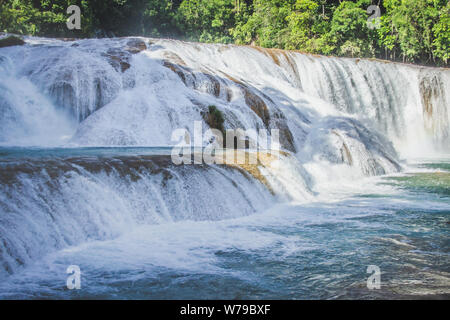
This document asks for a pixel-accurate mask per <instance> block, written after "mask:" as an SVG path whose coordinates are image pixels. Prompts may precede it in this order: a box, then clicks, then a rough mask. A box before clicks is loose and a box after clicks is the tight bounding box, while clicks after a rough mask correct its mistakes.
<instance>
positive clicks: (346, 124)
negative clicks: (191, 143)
mask: <svg viewBox="0 0 450 320" xmlns="http://www.w3.org/2000/svg"><path fill="white" fill-rule="evenodd" d="M0 72H1V74H0V144H1V145H2V148H0V277H1V278H8V277H11V275H14V274H16V273H17V272H19V271H20V270H23V269H25V270H27V268H28V266H29V265H32V264H33V263H34V262H35V261H38V260H39V258H40V257H42V256H45V255H47V254H51V253H54V252H59V251H61V250H62V249H64V248H70V247H76V246H78V245H80V244H83V243H91V242H96V241H101V242H102V241H103V242H104V243H109V242H108V241H115V240H114V239H121V238H122V237H127V234H129V231H130V230H137V229H139V228H141V227H142V226H148V227H149V228H153V226H155V225H157V226H163V225H164V226H168V227H167V228H169V230H171V229H170V228H172V227H170V226H171V225H172V224H175V225H176V224H177V223H179V222H186V221H187V222H189V221H196V222H198V223H200V221H203V223H210V222H215V223H217V221H221V220H226V219H227V220H228V219H231V221H233V220H234V219H237V218H239V219H244V220H243V221H244V224H246V222H245V221H247V220H245V219H248V218H245V217H247V216H250V215H251V214H254V213H261V212H263V211H264V210H265V209H267V208H271V207H273V206H277V205H279V204H280V203H284V204H285V203H296V204H299V203H300V204H301V205H302V206H306V207H307V206H309V203H311V202H314V201H323V202H326V203H327V202H329V201H335V200H336V199H338V198H339V196H340V195H341V194H342V193H344V194H345V192H343V189H345V188H347V189H349V190H350V189H352V187H351V186H352V185H354V184H355V183H356V181H368V180H366V179H369V178H367V177H373V176H378V175H385V174H395V173H397V172H400V171H401V170H402V167H403V168H404V167H405V166H403V164H401V163H402V162H401V160H404V159H408V158H409V157H411V156H424V155H427V156H430V154H445V153H446V152H448V151H449V150H450V149H449V145H450V143H449V138H450V111H449V110H448V109H449V108H448V107H449V104H450V96H449V92H450V90H449V89H450V71H449V70H447V69H439V68H426V67H418V66H410V65H404V64H396V63H388V62H384V61H370V60H363V59H344V58H333V57H323V56H313V55H306V54H302V53H297V52H287V51H282V50H271V49H262V48H254V47H248V46H234V45H212V44H197V43H186V42H182V41H175V40H165V39H147V38H120V39H90V40H77V41H61V40H57V39H44V38H33V37H29V38H26V44H25V45H24V46H13V47H8V48H2V49H0ZM211 105H214V106H216V108H217V109H218V110H219V111H220V112H221V113H222V114H223V118H224V127H225V128H226V129H236V128H242V129H244V130H245V129H255V130H267V132H268V133H270V130H271V129H278V130H279V133H280V144H281V149H282V151H283V153H282V156H281V158H280V159H279V160H277V166H271V165H270V163H259V164H257V165H254V166H247V165H242V166H239V165H237V166H234V165H233V166H229V165H206V164H202V165H196V164H193V165H181V166H177V165H175V164H173V163H172V162H171V158H170V155H169V154H168V153H167V150H169V149H166V147H169V146H173V145H175V144H177V143H179V141H173V140H172V139H171V138H172V133H173V132H174V130H175V129H179V128H182V129H186V130H187V132H189V133H190V134H191V136H193V134H194V131H195V128H194V127H195V125H194V123H195V122H196V121H200V122H201V123H202V126H203V129H204V130H206V129H208V128H209V123H208V119H207V117H205V114H207V112H208V108H209V106H211ZM248 138H249V139H251V137H248ZM269 138H270V135H269ZM201 143H202V146H207V145H208V144H209V143H210V140H208V139H203V140H202V141H201ZM48 147H53V148H51V149H47V148H48ZM160 147H162V149H161V150H163V151H161V152H160V151H158V150H160V149H159V148H160ZM155 150H156V151H155ZM419 152H420V153H419ZM147 153H150V154H147ZM400 159H401V160H400ZM370 181H372V180H370ZM358 183H359V182H358ZM369 185H370V186H371V187H373V188H377V187H375V186H374V184H372V183H370V184H369ZM343 186H345V188H344V187H343ZM333 197H335V198H333ZM277 203H278V204H277ZM444 207H445V206H444ZM439 208H441V207H439ZM290 210H291V209H289V210H287V211H288V212H290V213H289V216H291V214H292V212H291V211H290ZM312 210H313V209H312ZM314 210H315V209H314ZM314 210H313V211H314ZM377 210H378V209H377ZM379 210H381V209H379ZM347 213H348V212H347ZM347 213H345V214H347ZM349 214H350V213H349ZM350 216H352V214H350ZM270 217H271V215H269V218H267V217H266V218H265V219H269V220H270V221H272V220H271V219H272V218H270ZM352 217H353V216H352ZM280 219H281V220H282V219H283V218H280ZM292 219H293V221H295V220H296V219H298V217H296V216H293V217H292ZM281 220H280V221H281ZM264 221H265V220H264ZM277 221H278V220H277ZM271 223H272V222H271ZM277 223H278V222H277ZM231 224H232V223H231ZM182 226H183V224H182ZM199 226H201V224H199ZM211 227H212V228H213V229H214V230H216V229H215V228H219V229H218V230H217V232H219V233H222V232H225V233H224V234H223V235H224V236H227V235H228V231H224V230H227V228H228V227H230V228H232V229H233V228H235V227H236V226H228V227H223V228H222V227H218V225H217V224H214V225H212V226H211ZM254 227H255V228H259V225H258V224H257V225H256V226H254ZM161 228H163V227H161ZM164 228H166V227H164ZM174 228H175V227H174ZM201 228H203V227H201ZM250 228H253V227H250ZM150 231H151V232H153V233H155V234H158V232H157V231H156V229H151V230H150ZM270 232H272V231H270ZM275 233H276V232H275ZM152 239H153V238H152ZM141 240H142V239H141ZM147 240H148V239H146V240H143V241H144V243H146V242H145V241H147ZM285 240H286V239H283V240H279V241H281V242H282V243H284V242H283V241H285ZM105 241H106V242H105ZM148 241H149V240H148ZM152 241H159V240H158V239H156V238H155V239H153V240H152ZM174 241H175V240H174ZM176 241H178V240H176ZM180 241H181V242H183V241H184V240H180ZM214 241H215V240H212V242H213V243H215V242H214ZM276 241H278V240H276ZM276 241H275V242H276ZM263 243H265V242H264V241H263V240H261V245H263ZM178 245H179V244H178ZM118 246H119V247H120V245H118ZM219 247H220V245H219ZM169 249H170V248H169ZM189 250H191V249H189ZM219 251H220V250H219ZM145 254H146V253H143V255H144V256H145ZM200 260H201V259H200ZM207 260H208V259H207ZM208 263H209V260H208ZM30 270H31V269H30Z"/></svg>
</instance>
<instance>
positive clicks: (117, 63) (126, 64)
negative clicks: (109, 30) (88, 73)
mask: <svg viewBox="0 0 450 320" xmlns="http://www.w3.org/2000/svg"><path fill="white" fill-rule="evenodd" d="M103 56H105V57H107V58H108V62H109V63H110V64H111V65H112V66H113V67H114V69H116V71H120V72H125V71H127V70H128V69H129V68H130V66H131V65H130V58H131V56H130V54H129V53H127V52H125V51H122V50H120V49H114V48H112V49H109V50H108V51H107V52H106V53H104V54H103Z"/></svg>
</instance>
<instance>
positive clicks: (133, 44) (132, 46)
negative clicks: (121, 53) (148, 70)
mask: <svg viewBox="0 0 450 320" xmlns="http://www.w3.org/2000/svg"><path fill="white" fill-rule="evenodd" d="M125 50H126V51H128V52H129V53H131V54H136V53H139V52H141V51H144V50H147V45H146V44H145V42H144V41H143V40H141V39H130V40H129V41H128V42H127V48H126V49H125Z"/></svg>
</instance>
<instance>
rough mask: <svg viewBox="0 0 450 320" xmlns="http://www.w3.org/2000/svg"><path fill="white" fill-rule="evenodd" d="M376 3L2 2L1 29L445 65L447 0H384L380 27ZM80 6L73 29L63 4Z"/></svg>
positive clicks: (252, 0) (312, 0)
mask: <svg viewBox="0 0 450 320" xmlns="http://www.w3.org/2000/svg"><path fill="white" fill-rule="evenodd" d="M377 3H378V1H375V0H357V1H342V0H341V1H331V0H11V1H6V0H0V31H3V32H10V33H17V34H31V35H41V36H51V37H92V36H129V35H143V36H154V37H160V36H163V37H172V38H182V39H186V40H194V41H202V42H223V43H237V44H252V45H258V46H263V47H276V48H282V49H292V50H300V51H304V52H310V53H320V54H328V55H337V56H350V57H381V58H388V59H392V60H398V59H401V60H402V61H408V62H419V63H429V64H438V65H445V64H447V63H448V60H449V58H450V56H449V46H450V43H449V42H450V30H449V28H450V27H449V25H450V2H449V1H448V0H384V1H382V3H381V4H380V5H381V11H382V16H381V18H380V28H379V29H373V30H372V29H370V28H368V26H367V20H368V17H369V15H368V13H367V11H366V10H367V8H368V7H369V5H371V4H377ZM71 4H76V5H78V6H80V8H81V10H82V21H81V25H82V30H72V31H70V30H68V29H67V27H66V24H65V23H66V20H67V18H68V14H67V13H66V9H67V7H68V6H69V5H71Z"/></svg>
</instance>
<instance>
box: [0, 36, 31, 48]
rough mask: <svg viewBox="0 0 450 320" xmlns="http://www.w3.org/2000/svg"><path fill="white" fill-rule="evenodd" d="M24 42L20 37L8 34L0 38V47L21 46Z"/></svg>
mask: <svg viewBox="0 0 450 320" xmlns="http://www.w3.org/2000/svg"><path fill="white" fill-rule="evenodd" d="M24 44H25V41H23V40H22V39H21V38H19V37H16V36H9V37H6V38H3V39H0V48H4V47H11V46H22V45H24Z"/></svg>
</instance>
